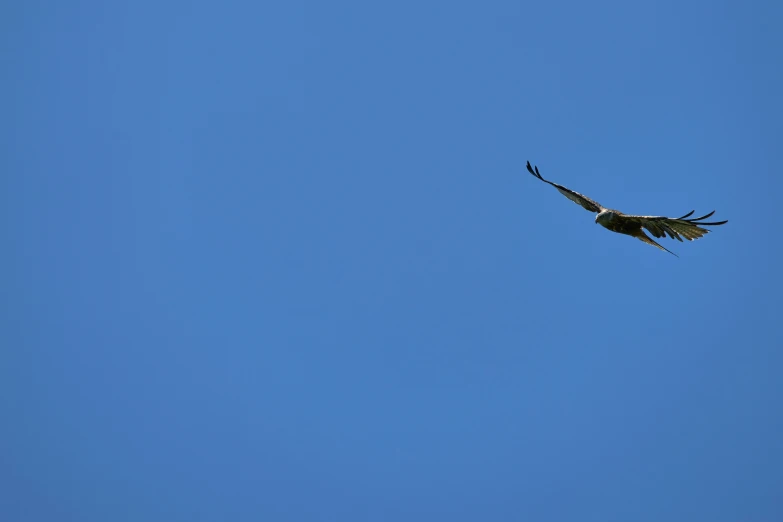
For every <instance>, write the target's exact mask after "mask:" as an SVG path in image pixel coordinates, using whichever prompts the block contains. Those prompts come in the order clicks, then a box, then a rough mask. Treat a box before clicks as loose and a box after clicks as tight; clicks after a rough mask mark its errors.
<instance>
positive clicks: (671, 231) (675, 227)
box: [527, 161, 728, 257]
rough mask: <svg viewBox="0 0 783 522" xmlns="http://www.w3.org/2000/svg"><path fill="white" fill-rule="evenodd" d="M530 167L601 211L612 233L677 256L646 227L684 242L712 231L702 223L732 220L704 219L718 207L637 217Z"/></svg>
mask: <svg viewBox="0 0 783 522" xmlns="http://www.w3.org/2000/svg"><path fill="white" fill-rule="evenodd" d="M527 170H528V171H530V173H531V174H532V175H534V176H535V177H537V178H538V179H540V180H541V181H543V182H544V183H549V184H550V185H552V186H553V187H555V188H556V189H557V190H558V191H559V192H560V193H561V194H562V195H564V196H565V197H567V198H568V199H570V200H571V201H573V202H574V203H576V204H577V205H580V206H581V207H582V208H585V209H587V210H589V211H590V212H597V213H598V215H597V216H596V218H595V222H596V223H598V224H600V225H601V226H603V227H604V228H608V229H609V230H611V231H612V232H617V233H618V234H625V235H628V236H631V237H635V238H636V239H638V240H640V241H644V242H645V243H647V244H648V245H652V246H654V247H657V248H660V249H661V250H665V251H667V252H669V253H670V254H671V255H673V256H675V257H679V256H677V254H675V253H674V252H672V251H671V250H669V249H667V248H664V247H663V246H661V245H659V244H658V243H656V242H655V240H653V239H652V238H651V237H649V236H648V235H647V234H645V233H644V230H642V229H643V228H646V229H647V231H648V232H650V233H651V234H652V235H653V236H655V237H666V235H667V234H668V235H669V237H670V238H672V239H677V240H679V241H682V238H683V237H684V238H685V239H687V240H688V241H693V240H694V239H699V238H700V237H702V236H703V235H704V234H706V233H708V232H709V230H707V229H706V228H701V227H702V226H716V225H723V224H724V223H728V220H726V221H715V222H712V223H707V222H704V221H703V220H704V219H707V218H708V217H710V216H711V215H713V214H714V213H715V211H714V210H713V211H712V212H710V213H709V214H705V215H703V216H702V217H698V218H691V219H688V218H689V217H690V216H691V215H692V214H693V210H691V211H690V212H688V213H687V214H685V215H684V216H682V217H678V218H669V217H664V216H633V215H630V214H623V213H622V212H618V211H617V210H612V209H609V208H605V207H604V206H603V205H601V204H600V203H598V202H596V201H593V200H592V199H590V198H588V197H587V196H583V195H582V194H580V193H578V192H574V191H573V190H571V189H568V188H566V187H564V186H563V185H558V184H557V183H553V182H551V181H549V180H546V179H544V178H542V177H541V174H540V173H539V172H538V167H535V170H533V167H531V166H530V162H529V161H528V162H527Z"/></svg>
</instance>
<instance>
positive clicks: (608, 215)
mask: <svg viewBox="0 0 783 522" xmlns="http://www.w3.org/2000/svg"><path fill="white" fill-rule="evenodd" d="M612 219H614V212H612V211H611V210H604V211H603V212H600V213H599V214H598V215H597V216H595V222H596V223H598V224H599V225H606V224H607V223H609V222H610V221H611V220H612Z"/></svg>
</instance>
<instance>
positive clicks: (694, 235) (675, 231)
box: [621, 210, 729, 241]
mask: <svg viewBox="0 0 783 522" xmlns="http://www.w3.org/2000/svg"><path fill="white" fill-rule="evenodd" d="M714 213H715V211H714V210H713V211H712V212H710V213H709V214H705V215H703V216H701V217H698V218H691V219H687V218H688V217H689V216H690V215H691V214H693V210H691V211H690V212H688V213H687V214H685V215H684V216H682V217H678V218H669V217H664V216H631V215H628V214H623V215H622V216H621V219H627V220H629V221H632V222H635V223H639V224H640V225H641V226H643V227H644V228H646V229H647V230H648V231H649V232H650V234H652V235H653V236H655V237H666V235H667V234H668V236H669V237H670V238H672V239H676V240H678V241H682V238H683V237H684V238H685V239H687V240H688V241H693V240H694V239H699V238H700V237H702V236H703V235H704V234H707V233H708V232H709V230H707V229H706V228H701V227H702V226H717V225H723V224H724V223H728V222H729V221H728V220H726V221H714V222H712V223H707V222H705V221H703V220H704V219H707V218H708V217H710V216H711V215H713V214H714Z"/></svg>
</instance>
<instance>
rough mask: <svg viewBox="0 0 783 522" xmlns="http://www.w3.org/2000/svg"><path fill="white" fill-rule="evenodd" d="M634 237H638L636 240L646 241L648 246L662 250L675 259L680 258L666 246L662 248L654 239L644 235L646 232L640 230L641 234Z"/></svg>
mask: <svg viewBox="0 0 783 522" xmlns="http://www.w3.org/2000/svg"><path fill="white" fill-rule="evenodd" d="M634 237H636V239H638V240H640V241H644V242H645V243H647V244H648V245H652V246H654V247H656V248H660V249H661V250H665V251H667V252H668V253H670V254H671V255H673V256H674V257H680V256H678V255H677V254H675V253H674V252H672V251H671V250H669V249H668V248H666V247H664V246H661V245H659V244H658V243H656V242H655V240H654V239H653V238H651V237H649V236H648V235H647V234H645V233H644V230H639V234H637V235H636V236H634Z"/></svg>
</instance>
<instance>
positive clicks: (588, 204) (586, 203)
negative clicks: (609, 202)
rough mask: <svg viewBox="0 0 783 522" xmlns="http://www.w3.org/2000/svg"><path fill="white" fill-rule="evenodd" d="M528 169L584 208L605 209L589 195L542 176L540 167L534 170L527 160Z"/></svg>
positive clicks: (596, 210) (595, 210) (599, 210)
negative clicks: (539, 170)
mask: <svg viewBox="0 0 783 522" xmlns="http://www.w3.org/2000/svg"><path fill="white" fill-rule="evenodd" d="M527 170H528V171H530V173H531V174H532V175H534V176H535V177H537V178H538V179H540V180H541V181H543V182H544V183H549V184H550V185H552V186H553V187H555V188H556V189H557V190H558V191H560V193H561V194H562V195H564V196H565V197H567V198H568V199H570V200H571V201H573V202H574V203H576V204H577V205H580V206H581V207H582V208H584V209H587V210H589V211H590V212H601V211H602V210H605V209H604V207H602V206H601V204H600V203H598V202H596V201H593V200H592V199H590V198H588V197H587V196H583V195H582V194H580V193H579V192H574V191H573V190H571V189H569V188H565V187H564V186H563V185H558V184H557V183H552V182H551V181H548V180H545V179H544V178H542V177H541V174H539V172H538V167H536V170H533V167H531V166H530V162H529V161H528V162H527Z"/></svg>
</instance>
